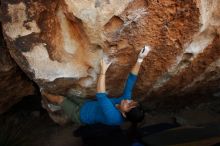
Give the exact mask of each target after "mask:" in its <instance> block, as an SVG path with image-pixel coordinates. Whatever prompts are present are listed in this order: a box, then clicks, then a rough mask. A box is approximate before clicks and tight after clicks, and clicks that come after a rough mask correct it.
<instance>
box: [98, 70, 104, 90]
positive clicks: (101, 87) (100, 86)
mask: <svg viewBox="0 0 220 146" xmlns="http://www.w3.org/2000/svg"><path fill="white" fill-rule="evenodd" d="M104 92H105V73H101V74H100V75H99V79H98V83H97V93H104Z"/></svg>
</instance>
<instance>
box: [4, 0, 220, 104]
mask: <svg viewBox="0 0 220 146" xmlns="http://www.w3.org/2000/svg"><path fill="white" fill-rule="evenodd" d="M1 9H2V14H4V15H2V24H3V33H4V38H5V40H6V42H7V47H8V48H9V51H10V54H11V56H12V58H13V59H14V60H15V61H16V63H17V64H18V65H19V67H20V68H21V69H22V70H23V71H24V72H25V73H26V74H27V75H28V77H29V78H30V79H31V80H33V81H34V82H36V83H37V85H38V86H39V87H40V88H43V89H45V90H47V91H49V92H51V93H54V94H62V95H67V93H68V91H69V90H71V91H72V92H71V93H72V94H74V95H78V96H83V97H86V98H94V95H95V92H96V83H97V77H98V74H99V70H100V68H99V60H100V59H101V58H102V57H105V58H107V59H110V60H111V61H112V62H113V63H112V65H111V66H110V68H109V70H108V72H107V76H106V78H107V80H106V85H107V92H108V93H109V94H110V95H111V96H115V97H117V96H119V95H120V94H121V93H122V90H123V87H124V82H125V80H126V78H127V75H128V73H129V71H130V69H131V67H132V65H133V64H134V63H135V62H136V58H137V55H138V53H139V51H140V49H141V48H142V47H143V46H144V45H150V46H151V47H152V50H151V51H150V53H149V55H148V56H147V57H146V58H145V60H144V62H143V64H142V67H141V70H140V74H139V77H138V81H137V84H136V87H135V89H134V94H133V95H134V97H136V98H137V99H139V100H141V101H143V102H146V106H148V104H151V103H152V105H153V104H154V107H163V106H167V105H168V107H169V108H172V107H175V108H178V107H182V106H184V105H186V104H191V103H193V102H194V101H202V100H204V99H199V98H190V97H194V96H188V95H192V94H196V95H200V94H206V93H215V92H217V91H218V90H219V88H220V87H219V84H218V83H219V77H220V73H219V72H220V48H219V46H220V43H219V42H220V39H219V33H220V29H219V25H220V15H219V14H220V12H219V11H220V3H219V2H218V0H212V1H207V0H183V1H176V0H166V1H160V0H159V1H158V0H90V1H87V0H80V1H79V0H75V1H72V0H61V1H59V0H47V1H45V0H34V1H32V0H16V1H15V0H1ZM185 97H186V98H185ZM149 102H150V103H149ZM155 105H157V106H155Z"/></svg>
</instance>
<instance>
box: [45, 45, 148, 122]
mask: <svg viewBox="0 0 220 146" xmlns="http://www.w3.org/2000/svg"><path fill="white" fill-rule="evenodd" d="M149 51H150V47H148V46H145V47H144V48H143V49H141V51H140V53H139V55H138V59H137V62H136V64H135V65H134V66H133V68H132V70H131V72H130V74H129V75H128V79H127V82H126V85H125V88H124V91H123V95H122V96H121V97H119V98H109V97H108V95H107V94H106V89H105V74H106V71H107V70H108V68H109V66H110V65H111V62H110V63H106V62H105V61H104V59H102V60H101V63H100V65H101V71H100V75H99V79H98V83H97V93H96V100H88V101H85V102H84V103H75V102H72V101H71V100H69V99H67V98H66V97H64V96H60V95H53V94H50V93H47V92H44V91H42V95H43V96H45V97H46V98H47V100H48V101H49V102H51V103H53V104H58V105H60V106H61V108H62V109H63V110H64V112H65V113H66V114H67V115H68V116H69V117H70V118H71V120H72V121H73V122H75V123H80V124H96V123H101V124H105V125H121V124H122V123H123V122H124V121H125V120H128V121H131V122H132V123H138V122H140V121H141V120H142V119H143V118H144V112H143V110H142V108H141V106H140V105H139V103H138V102H137V101H134V100H132V89H133V87H134V85H135V82H136V80H137V75H138V72H139V69H140V66H141V63H142V61H143V59H144V57H146V56H147V54H148V52H149Z"/></svg>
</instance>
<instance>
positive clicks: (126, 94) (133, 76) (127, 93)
mask: <svg viewBox="0 0 220 146" xmlns="http://www.w3.org/2000/svg"><path fill="white" fill-rule="evenodd" d="M149 51H150V47H149V46H144V48H142V49H141V51H140V53H139V55H138V59H137V62H136V63H135V65H134V66H133V67H132V69H131V73H130V74H129V76H128V79H127V81H126V84H125V88H124V91H123V94H122V96H121V97H120V98H118V99H117V100H115V102H116V103H119V102H121V100H122V99H131V94H132V90H133V88H134V85H135V83H136V80H137V75H138V72H139V70H140V66H141V63H142V62H143V59H144V58H145V57H146V56H147V54H148V53H149Z"/></svg>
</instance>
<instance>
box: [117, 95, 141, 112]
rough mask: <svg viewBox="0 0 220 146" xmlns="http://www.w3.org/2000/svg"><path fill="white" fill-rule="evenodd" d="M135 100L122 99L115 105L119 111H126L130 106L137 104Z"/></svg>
mask: <svg viewBox="0 0 220 146" xmlns="http://www.w3.org/2000/svg"><path fill="white" fill-rule="evenodd" d="M137 104H138V103H137V102H136V101H134V100H128V99H126V100H122V101H121V103H120V104H117V105H116V107H117V108H118V109H119V110H120V112H121V113H122V114H123V113H126V112H129V111H130V110H131V109H132V108H134V107H136V106H137Z"/></svg>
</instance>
